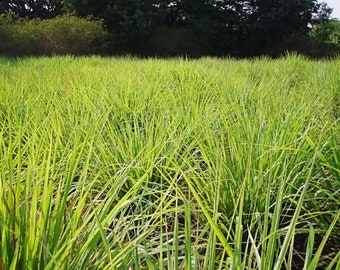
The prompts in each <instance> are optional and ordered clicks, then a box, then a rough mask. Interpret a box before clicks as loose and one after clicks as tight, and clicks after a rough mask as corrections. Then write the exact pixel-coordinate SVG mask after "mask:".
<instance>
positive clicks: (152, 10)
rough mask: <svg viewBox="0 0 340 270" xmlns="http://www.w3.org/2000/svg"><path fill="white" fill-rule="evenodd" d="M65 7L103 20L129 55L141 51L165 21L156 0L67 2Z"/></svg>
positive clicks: (114, 38) (68, 0) (79, 13)
mask: <svg viewBox="0 0 340 270" xmlns="http://www.w3.org/2000/svg"><path fill="white" fill-rule="evenodd" d="M63 4H64V5H65V7H66V8H67V9H68V10H69V11H72V12H76V13H77V14H78V15H80V16H88V15H92V16H94V17H96V18H100V19H103V21H104V24H105V25H106V26H107V29H108V31H109V32H110V33H111V36H112V39H113V42H114V45H115V46H114V47H115V49H116V50H117V49H118V48H119V49H120V50H121V51H125V52H133V53H135V52H137V53H138V52H141V51H142V48H143V44H144V43H145V41H146V40H147V39H148V38H149V37H150V36H151V34H152V32H153V31H154V29H155V28H157V27H158V26H159V25H160V24H162V23H163V21H164V20H165V14H164V13H163V12H162V9H161V8H160V5H157V1H152V0H145V1H140V0H116V1H112V0H103V1H97V0H63Z"/></svg>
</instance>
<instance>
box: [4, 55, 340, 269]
mask: <svg viewBox="0 0 340 270" xmlns="http://www.w3.org/2000/svg"><path fill="white" fill-rule="evenodd" d="M339 71H340V61H339V60H334V61H329V62H327V61H319V62H313V61H308V60H305V59H303V58H301V57H298V56H294V55H292V56H289V57H287V58H284V59H279V60H275V61H269V60H268V59H265V58H261V59H256V60H251V61H250V60H243V61H235V60H231V59H225V60H218V59H211V58H205V59H201V60H197V61H186V60H175V59H173V60H153V59H149V60H138V59H131V58H115V59H110V58H98V57H92V58H72V57H54V58H40V59H36V58H25V59H11V58H2V59H0V156H1V163H0V268H3V269H296V268H297V269H316V267H317V266H319V267H321V268H323V269H335V267H339V263H338V261H339V257H340V253H339V243H340V239H339V235H340V223H339V215H340V212H339V204H340V171H339V168H340V154H339V153H340V152H339V151H340V149H339V145H340V126H339V108H340V107H339V104H340V102H339V97H340V93H339V89H340V87H339V86H340V81H339V78H340V73H339ZM1 265H3V266H1ZM327 267H328V268H327Z"/></svg>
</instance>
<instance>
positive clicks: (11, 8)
mask: <svg viewBox="0 0 340 270" xmlns="http://www.w3.org/2000/svg"><path fill="white" fill-rule="evenodd" d="M61 11H62V4H61V2H60V0H0V14H2V13H7V12H9V13H14V14H16V15H18V16H20V17H25V18H29V19H33V18H41V19H50V18H53V17H56V16H58V15H60V14H61Z"/></svg>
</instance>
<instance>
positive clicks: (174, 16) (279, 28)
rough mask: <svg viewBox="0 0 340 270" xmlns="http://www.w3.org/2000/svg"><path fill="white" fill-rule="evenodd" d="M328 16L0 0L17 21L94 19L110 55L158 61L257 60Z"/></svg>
mask: <svg viewBox="0 0 340 270" xmlns="http://www.w3.org/2000/svg"><path fill="white" fill-rule="evenodd" d="M331 11H332V10H331V9H330V8H329V7H328V6H327V4H325V3H321V4H318V3H317V0H100V1H98V0H0V13H5V12H11V13H15V14H18V15H19V16H21V17H28V18H43V19H46V18H53V17H55V16H57V15H59V14H60V13H61V12H66V13H72V14H76V15H78V16H81V17H87V16H90V17H93V18H95V19H100V20H102V21H103V23H104V25H105V26H106V30H107V31H108V32H109V36H110V40H109V42H108V43H109V44H110V45H109V48H110V50H111V51H112V52H116V53H137V54H143V53H146V54H152V53H153V52H152V51H154V53H155V54H158V53H159V52H160V53H161V54H162V52H163V51H164V55H167V54H169V55H171V54H178V53H186V52H188V53H190V51H191V52H192V51H196V54H197V55H198V54H208V55H225V54H233V55H240V56H245V55H259V54H263V53H266V52H268V50H271V48H273V47H275V46H276V45H277V44H282V41H286V40H290V39H291V40H293V39H294V37H296V36H306V33H307V32H308V31H309V30H310V29H309V27H310V25H313V23H315V21H316V19H317V20H318V21H321V20H327V19H328V18H329V16H330V14H331ZM173 48H178V49H173Z"/></svg>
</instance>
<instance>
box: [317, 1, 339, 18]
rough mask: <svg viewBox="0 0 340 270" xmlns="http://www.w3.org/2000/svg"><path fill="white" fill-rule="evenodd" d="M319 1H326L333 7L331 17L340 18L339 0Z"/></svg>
mask: <svg viewBox="0 0 340 270" xmlns="http://www.w3.org/2000/svg"><path fill="white" fill-rule="evenodd" d="M319 2H326V3H327V4H328V5H329V6H330V7H331V8H333V13H332V17H335V18H338V19H340V0H319Z"/></svg>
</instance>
